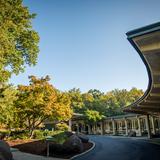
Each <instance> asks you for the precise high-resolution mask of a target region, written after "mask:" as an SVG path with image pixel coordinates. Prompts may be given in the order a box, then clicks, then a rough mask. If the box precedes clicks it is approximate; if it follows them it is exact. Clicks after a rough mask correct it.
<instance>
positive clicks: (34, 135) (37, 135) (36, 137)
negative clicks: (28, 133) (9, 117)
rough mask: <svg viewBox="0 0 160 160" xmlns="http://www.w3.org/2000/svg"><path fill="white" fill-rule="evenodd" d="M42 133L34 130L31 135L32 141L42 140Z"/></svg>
mask: <svg viewBox="0 0 160 160" xmlns="http://www.w3.org/2000/svg"><path fill="white" fill-rule="evenodd" d="M43 133H44V131H41V130H35V131H34V133H33V139H43V138H44V137H45V136H44V135H43Z"/></svg>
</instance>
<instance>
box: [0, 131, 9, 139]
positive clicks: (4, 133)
mask: <svg viewBox="0 0 160 160" xmlns="http://www.w3.org/2000/svg"><path fill="white" fill-rule="evenodd" d="M9 135H10V131H7V130H3V131H0V140H3V139H4V138H6V137H8V136H9Z"/></svg>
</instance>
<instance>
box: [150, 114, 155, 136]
mask: <svg viewBox="0 0 160 160" xmlns="http://www.w3.org/2000/svg"><path fill="white" fill-rule="evenodd" d="M151 123H152V130H153V131H152V133H153V134H156V129H155V125H154V117H153V116H152V117H151Z"/></svg>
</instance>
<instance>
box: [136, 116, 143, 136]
mask: <svg viewBox="0 0 160 160" xmlns="http://www.w3.org/2000/svg"><path fill="white" fill-rule="evenodd" d="M137 121H138V131H139V136H142V131H141V122H140V118H139V117H137Z"/></svg>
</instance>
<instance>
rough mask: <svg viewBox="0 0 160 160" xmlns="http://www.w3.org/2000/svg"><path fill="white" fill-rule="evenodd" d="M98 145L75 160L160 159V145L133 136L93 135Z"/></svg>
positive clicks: (92, 137)
mask: <svg viewBox="0 0 160 160" xmlns="http://www.w3.org/2000/svg"><path fill="white" fill-rule="evenodd" d="M91 139H92V140H93V141H94V142H95V143H96V147H95V148H94V149H93V150H92V151H91V152H89V153H87V154H86V155H83V156H81V157H79V158H75V159H74V160H160V145H155V144H151V143H149V142H146V141H144V140H139V139H132V138H117V137H115V138H114V137H107V136H91Z"/></svg>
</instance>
